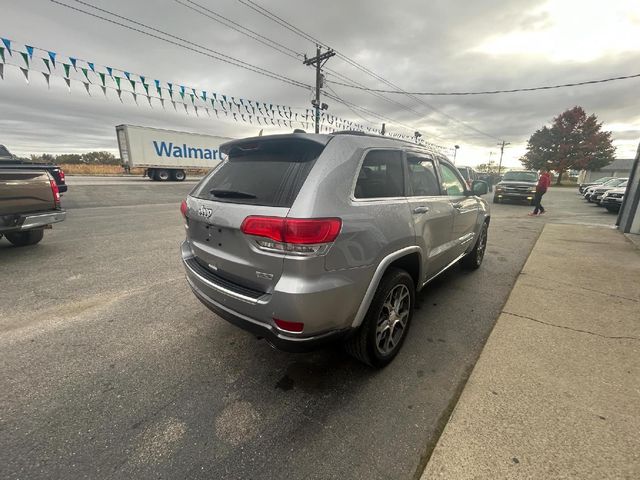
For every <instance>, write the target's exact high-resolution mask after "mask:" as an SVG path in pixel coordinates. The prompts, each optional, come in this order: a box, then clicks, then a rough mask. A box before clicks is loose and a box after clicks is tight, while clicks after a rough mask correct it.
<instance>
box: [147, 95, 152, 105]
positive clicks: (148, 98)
mask: <svg viewBox="0 0 640 480" xmlns="http://www.w3.org/2000/svg"><path fill="white" fill-rule="evenodd" d="M147 100H149V106H150V107H151V108H153V104H152V103H151V97H150V96H148V95H147Z"/></svg>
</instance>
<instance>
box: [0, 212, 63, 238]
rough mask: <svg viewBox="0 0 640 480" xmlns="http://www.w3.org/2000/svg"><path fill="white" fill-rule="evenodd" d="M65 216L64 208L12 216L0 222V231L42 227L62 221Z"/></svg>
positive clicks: (17, 230)
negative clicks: (9, 219) (7, 220)
mask: <svg viewBox="0 0 640 480" xmlns="http://www.w3.org/2000/svg"><path fill="white" fill-rule="evenodd" d="M66 216H67V212H65V211H64V210H56V211H51V212H45V213H32V214H27V215H19V216H17V217H14V218H13V219H11V221H9V222H8V223H0V232H2V233H7V232H20V231H24V230H33V229H34V228H42V227H45V226H47V225H51V224H53V223H58V222H62V221H63V220H64V219H65V218H66Z"/></svg>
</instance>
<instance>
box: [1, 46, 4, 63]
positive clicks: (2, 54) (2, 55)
mask: <svg viewBox="0 0 640 480" xmlns="http://www.w3.org/2000/svg"><path fill="white" fill-rule="evenodd" d="M0 60H2V63H4V47H0Z"/></svg>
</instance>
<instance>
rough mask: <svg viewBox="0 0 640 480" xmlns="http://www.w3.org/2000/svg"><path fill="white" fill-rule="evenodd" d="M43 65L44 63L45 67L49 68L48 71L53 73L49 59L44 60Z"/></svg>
mask: <svg viewBox="0 0 640 480" xmlns="http://www.w3.org/2000/svg"><path fill="white" fill-rule="evenodd" d="M42 63H44V65H45V66H46V67H47V71H48V72H49V73H51V63H50V62H49V59H48V58H43V59H42Z"/></svg>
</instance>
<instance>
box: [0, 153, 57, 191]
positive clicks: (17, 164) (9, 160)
mask: <svg viewBox="0 0 640 480" xmlns="http://www.w3.org/2000/svg"><path fill="white" fill-rule="evenodd" d="M0 168H14V169H19V170H46V171H47V172H49V173H50V174H51V176H52V177H53V179H54V180H55V181H56V185H57V186H58V191H59V192H60V193H64V192H66V191H67V185H66V183H65V177H64V171H63V170H62V169H61V168H60V167H58V166H57V165H46V164H43V163H31V162H24V161H22V160H20V159H18V158H16V157H15V156H14V155H13V154H12V153H11V152H9V150H7V147H5V146H4V145H0Z"/></svg>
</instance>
